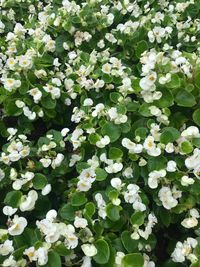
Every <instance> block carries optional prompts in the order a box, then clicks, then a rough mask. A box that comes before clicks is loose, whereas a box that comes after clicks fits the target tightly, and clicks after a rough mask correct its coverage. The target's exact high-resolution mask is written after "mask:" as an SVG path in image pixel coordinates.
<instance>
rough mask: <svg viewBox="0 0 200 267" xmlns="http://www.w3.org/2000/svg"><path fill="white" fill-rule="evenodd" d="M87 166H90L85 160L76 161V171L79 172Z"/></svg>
mask: <svg viewBox="0 0 200 267" xmlns="http://www.w3.org/2000/svg"><path fill="white" fill-rule="evenodd" d="M89 167H90V165H89V164H88V163H87V162H78V163H77V164H76V170H77V172H78V173H81V172H82V170H84V169H88V168H89Z"/></svg>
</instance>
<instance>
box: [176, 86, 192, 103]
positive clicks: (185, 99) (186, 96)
mask: <svg viewBox="0 0 200 267" xmlns="http://www.w3.org/2000/svg"><path fill="white" fill-rule="evenodd" d="M175 101H176V103H177V104H178V106H181V107H193V106H194V105H195V104H196V100H195V97H194V96H193V95H192V94H191V93H190V92H188V91H186V90H184V89H180V90H179V91H178V93H177V95H176V97H175Z"/></svg>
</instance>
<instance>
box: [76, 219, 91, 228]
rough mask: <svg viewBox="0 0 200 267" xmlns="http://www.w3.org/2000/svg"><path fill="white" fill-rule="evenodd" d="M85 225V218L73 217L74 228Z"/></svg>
mask: <svg viewBox="0 0 200 267" xmlns="http://www.w3.org/2000/svg"><path fill="white" fill-rule="evenodd" d="M87 225H88V222H87V220H86V219H84V218H80V217H78V216H76V217H75V220H74V226H75V227H76V228H85V227H86V226H87Z"/></svg>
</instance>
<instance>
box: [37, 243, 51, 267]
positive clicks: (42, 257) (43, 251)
mask: <svg viewBox="0 0 200 267" xmlns="http://www.w3.org/2000/svg"><path fill="white" fill-rule="evenodd" d="M36 255H37V260H38V265H41V266H42V265H45V264H47V262H48V250H47V248H45V247H40V248H39V249H38V250H37V251H36Z"/></svg>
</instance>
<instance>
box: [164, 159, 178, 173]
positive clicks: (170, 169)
mask: <svg viewBox="0 0 200 267" xmlns="http://www.w3.org/2000/svg"><path fill="white" fill-rule="evenodd" d="M166 170H167V171H168V172H175V171H176V162H175V161H174V160H170V161H168V162H167V168H166Z"/></svg>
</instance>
